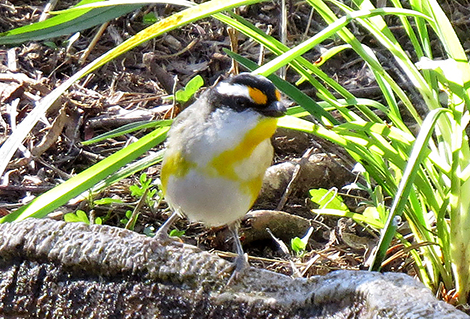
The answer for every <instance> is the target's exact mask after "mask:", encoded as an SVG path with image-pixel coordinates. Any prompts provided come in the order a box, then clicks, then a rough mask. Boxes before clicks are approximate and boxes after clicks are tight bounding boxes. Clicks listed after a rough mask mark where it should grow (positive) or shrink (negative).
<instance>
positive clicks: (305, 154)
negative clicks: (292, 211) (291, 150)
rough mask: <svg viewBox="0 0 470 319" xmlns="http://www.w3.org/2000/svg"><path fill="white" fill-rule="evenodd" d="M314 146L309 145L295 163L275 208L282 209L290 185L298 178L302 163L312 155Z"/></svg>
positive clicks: (290, 190) (290, 187) (290, 188)
mask: <svg viewBox="0 0 470 319" xmlns="http://www.w3.org/2000/svg"><path fill="white" fill-rule="evenodd" d="M313 150H314V148H313V147H311V148H309V149H308V150H307V151H305V153H304V155H302V157H301V158H300V161H299V163H297V164H296V165H295V169H294V172H293V173H292V177H291V179H290V181H289V184H287V187H286V190H285V191H284V194H282V197H281V200H280V201H279V204H278V205H277V207H276V210H282V209H283V208H284V205H285V204H286V202H287V198H288V197H289V195H290V193H291V192H292V186H293V184H294V182H295V181H296V180H297V179H298V178H299V176H300V174H299V173H300V169H301V167H302V165H304V164H305V162H306V161H308V159H309V157H310V155H312V152H313Z"/></svg>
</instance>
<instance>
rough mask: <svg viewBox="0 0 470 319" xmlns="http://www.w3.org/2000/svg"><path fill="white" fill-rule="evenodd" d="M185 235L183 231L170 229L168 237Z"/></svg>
mask: <svg viewBox="0 0 470 319" xmlns="http://www.w3.org/2000/svg"><path fill="white" fill-rule="evenodd" d="M185 233H186V231H184V230H178V229H172V230H171V231H170V237H178V238H179V237H182V236H183V235H184V234H185Z"/></svg>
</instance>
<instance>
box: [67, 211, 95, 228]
mask: <svg viewBox="0 0 470 319" xmlns="http://www.w3.org/2000/svg"><path fill="white" fill-rule="evenodd" d="M64 220H65V221H66V222H68V223H76V222H82V223H85V224H88V225H90V219H88V215H87V214H86V213H85V212H84V211H83V210H77V211H76V212H75V213H68V214H65V215H64ZM102 223H103V219H102V218H101V217H96V218H95V220H94V224H97V225H101V224H102Z"/></svg>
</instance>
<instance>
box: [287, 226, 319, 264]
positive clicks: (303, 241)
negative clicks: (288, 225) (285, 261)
mask: <svg viewBox="0 0 470 319" xmlns="http://www.w3.org/2000/svg"><path fill="white" fill-rule="evenodd" d="M312 233H313V227H310V228H309V229H308V231H307V233H306V234H305V236H304V237H302V238H299V237H294V238H292V239H291V241H290V247H291V249H292V250H293V251H294V252H295V253H296V255H297V256H299V257H301V256H303V255H304V254H305V248H307V244H308V240H309V239H310V236H312Z"/></svg>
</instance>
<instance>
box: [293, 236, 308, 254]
mask: <svg viewBox="0 0 470 319" xmlns="http://www.w3.org/2000/svg"><path fill="white" fill-rule="evenodd" d="M290 247H291V248H292V250H293V251H295V252H296V253H301V252H302V251H304V250H305V247H307V244H306V243H304V242H303V241H302V239H300V238H299V237H295V238H292V239H291V240H290Z"/></svg>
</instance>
